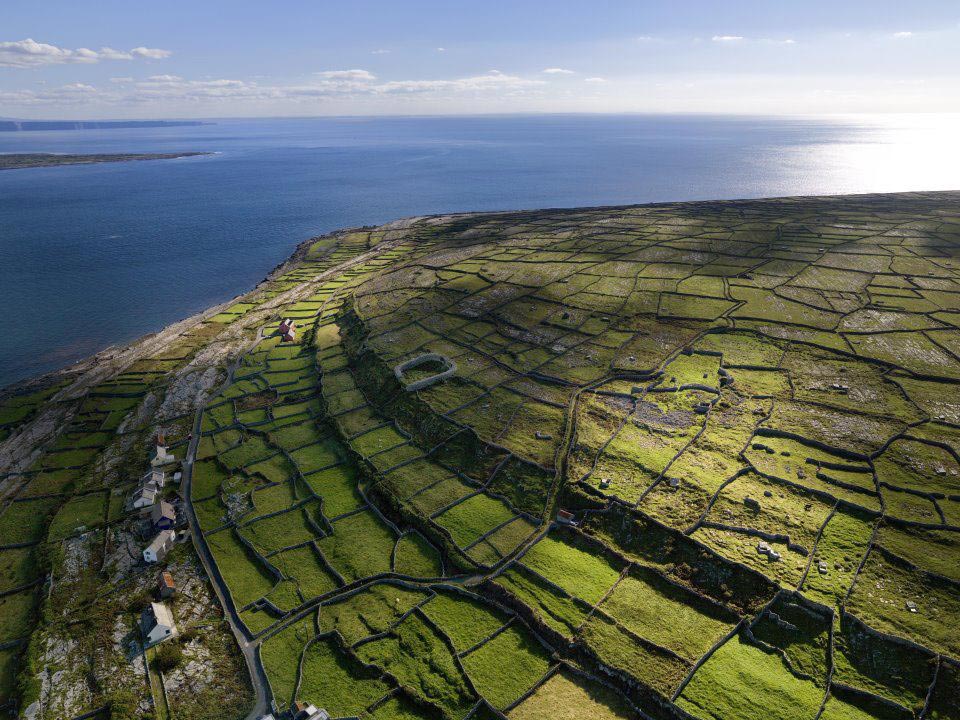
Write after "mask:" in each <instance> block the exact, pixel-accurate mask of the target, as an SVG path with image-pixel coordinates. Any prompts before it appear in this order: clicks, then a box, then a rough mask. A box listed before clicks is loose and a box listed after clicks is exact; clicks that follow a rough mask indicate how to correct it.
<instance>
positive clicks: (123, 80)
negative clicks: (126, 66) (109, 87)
mask: <svg viewBox="0 0 960 720" xmlns="http://www.w3.org/2000/svg"><path fill="white" fill-rule="evenodd" d="M110 82H112V83H132V82H133V78H132V77H112V78H110Z"/></svg>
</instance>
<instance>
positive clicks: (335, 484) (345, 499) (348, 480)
mask: <svg viewBox="0 0 960 720" xmlns="http://www.w3.org/2000/svg"><path fill="white" fill-rule="evenodd" d="M306 482H307V485H309V486H310V489H311V490H312V491H313V492H314V493H316V494H317V495H319V496H320V497H321V498H322V499H323V513H324V515H326V516H327V517H337V516H338V515H342V514H343V513H347V512H352V511H353V510H358V509H359V508H361V507H363V504H364V500H363V498H362V497H361V496H360V493H359V492H358V491H357V471H356V467H355V466H354V465H353V464H344V465H337V466H335V467H332V468H327V469H326V470H320V471H319V472H315V473H313V474H312V475H308V476H307V477H306Z"/></svg>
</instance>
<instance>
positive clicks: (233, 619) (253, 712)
mask: <svg viewBox="0 0 960 720" xmlns="http://www.w3.org/2000/svg"><path fill="white" fill-rule="evenodd" d="M260 339H261V333H258V334H257V340H256V342H255V343H254V345H255V344H256V343H257V342H260ZM248 351H249V350H248ZM242 355H243V353H241V356H242ZM237 362H239V360H238V361H237ZM235 370H236V363H235V364H233V365H231V367H230V368H229V369H228V375H227V383H226V385H225V387H226V386H227V385H229V384H230V383H232V382H233V373H234V371H235ZM203 410H204V405H203V404H201V405H200V406H199V407H198V408H197V412H196V415H195V417H194V419H193V437H192V438H191V439H190V444H189V446H188V448H187V454H186V457H185V458H184V460H183V477H182V478H181V484H180V490H181V493H182V494H183V499H184V502H183V506H184V508H185V509H186V513H187V525H189V527H190V537H191V538H192V540H193V546H194V547H195V548H196V550H197V557H199V558H200V562H201V564H202V565H203V569H204V572H206V573H207V577H208V578H210V584H211V585H212V586H213V590H214V592H215V593H216V595H217V599H218V600H219V601H220V606H221V607H222V608H223V612H224V616H225V617H226V619H227V622H228V623H230V629H231V630H232V631H233V636H234V637H235V638H236V640H237V645H238V646H239V647H240V652H242V653H243V659H244V661H245V662H246V663H247V671H248V672H249V673H250V684H251V685H253V691H254V695H255V701H254V703H253V707H252V708H250V712H249V713H247V717H246V720H259V718H261V717H263V716H264V715H266V714H267V713H268V712H270V705H271V700H272V697H271V692H270V683H269V682H268V681H267V675H266V673H265V672H264V670H263V665H261V663H260V656H259V655H258V654H257V647H258V646H259V644H260V643H259V642H255V641H251V639H250V637H249V636H248V635H247V632H246V629H245V627H244V625H243V623H242V622H241V621H240V616H239V615H238V614H237V608H236V606H235V605H234V604H233V597H232V596H231V595H230V593H229V591H228V590H227V588H226V585H225V583H224V581H223V577H222V576H221V575H220V571H219V569H218V568H217V563H216V561H215V560H214V559H213V555H212V554H211V552H210V547H209V546H208V545H207V540H206V538H205V537H204V536H203V531H202V530H201V529H200V523H199V522H198V521H197V515H196V512H194V509H193V500H192V498H193V495H192V488H191V485H192V482H193V464H194V461H195V460H196V457H197V447H198V445H199V444H200V424H201V421H202V419H203Z"/></svg>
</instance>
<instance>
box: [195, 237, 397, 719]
mask: <svg viewBox="0 0 960 720" xmlns="http://www.w3.org/2000/svg"><path fill="white" fill-rule="evenodd" d="M399 242H401V240H400V239H397V240H393V241H387V242H382V243H380V244H379V245H377V246H375V247H374V248H371V249H370V250H368V251H367V252H365V253H361V254H360V255H357V256H355V257H353V258H350V259H349V260H346V261H345V262H343V263H340V264H339V265H336V266H334V267H332V268H328V269H327V270H325V271H323V272H322V273H320V274H319V275H317V276H316V277H315V278H313V279H312V280H309V281H306V282H304V283H302V284H301V285H300V286H298V287H297V288H293V289H291V290H289V291H287V292H285V293H282V294H281V295H279V296H277V297H276V298H273V300H272V301H271V302H273V303H276V302H278V301H281V302H285V301H286V300H291V301H292V300H294V299H297V296H299V295H303V294H305V289H306V290H309V289H311V286H312V285H314V284H315V283H317V282H321V281H323V280H325V279H326V278H328V277H332V276H335V275H338V274H341V273H343V272H344V271H345V270H347V269H349V268H350V267H352V266H354V265H357V264H360V263H363V262H366V261H367V260H368V259H370V258H372V257H375V256H377V255H379V254H380V253H383V252H385V251H388V250H390V249H392V248H393V246H395V245H397V244H399ZM324 306H326V304H324ZM264 329H265V328H264V327H261V328H260V329H259V330H258V331H257V336H256V338H255V339H254V340H253V342H252V343H251V344H250V345H249V346H248V347H247V348H245V349H244V350H243V351H241V352H239V353H237V355H236V358H235V360H234V361H233V362H232V363H230V365H228V366H227V379H226V380H225V381H224V383H223V385H222V386H221V387H220V389H219V392H223V390H225V389H226V388H228V387H229V386H230V385H232V384H233V378H234V374H235V372H236V370H237V368H238V367H239V365H240V362H241V360H242V359H243V357H244V356H245V355H246V354H247V353H249V352H250V351H251V350H252V349H253V348H254V347H256V346H257V344H259V343H260V341H261V340H263V337H264ZM205 407H206V403H199V404H198V406H197V410H196V413H195V415H194V418H193V436H192V437H191V438H190V443H189V445H188V446H187V452H186V455H185V456H184V460H183V477H182V478H181V481H180V482H181V484H180V492H181V495H182V496H183V506H184V508H185V510H186V515H187V525H188V526H189V528H190V537H191V538H192V540H193V546H194V547H195V548H196V550H197V557H199V558H200V563H201V564H202V565H203V569H204V572H206V574H207V577H208V578H209V579H210V584H211V585H212V586H213V590H214V592H215V593H216V595H217V599H218V600H219V601H220V606H221V607H222V608H223V611H224V616H225V617H226V619H227V622H228V623H229V624H230V629H231V630H232V631H233V636H234V637H235V638H236V640H237V645H238V646H239V647H240V652H242V653H243V659H244V661H245V662H246V664H247V671H248V672H249V674H250V683H251V685H252V686H253V691H254V695H255V701H254V704H253V707H252V708H251V709H250V712H249V713H247V716H246V719H245V720H259V718H261V717H263V716H264V715H266V714H267V713H269V712H272V704H273V697H272V695H273V693H272V692H271V690H270V683H269V681H268V680H267V674H266V672H265V671H264V669H263V665H262V663H261V662H260V656H259V654H258V652H257V648H258V647H259V646H260V641H259V640H254V639H252V638H251V637H250V635H249V634H248V632H247V629H246V626H245V625H244V624H243V622H242V621H241V620H240V615H239V614H238V613H237V608H236V606H235V605H234V603H233V597H232V596H231V595H230V592H229V590H228V589H227V586H226V583H225V582H224V580H223V576H222V575H221V574H220V571H219V568H218V567H217V563H216V560H214V558H213V554H212V553H211V552H210V547H209V545H207V540H206V538H205V537H204V536H203V531H202V530H201V528H200V522H199V521H198V520H197V515H196V512H195V511H194V508H193V491H192V484H193V465H194V462H195V461H196V458H197V448H198V446H199V445H200V435H201V423H202V420H203V411H204V409H205Z"/></svg>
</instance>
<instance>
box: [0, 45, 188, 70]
mask: <svg viewBox="0 0 960 720" xmlns="http://www.w3.org/2000/svg"><path fill="white" fill-rule="evenodd" d="M170 54H171V53H170V51H169V50H160V49H158V48H145V47H139V48H134V49H133V50H130V51H129V52H128V51H124V50H115V49H114V48H111V47H103V48H100V50H91V49H89V48H76V49H74V50H71V49H69V48H62V47H57V46H56V45H49V44H47V43H40V42H37V41H36V40H34V39H32V38H27V39H26V40H12V41H7V42H0V67H15V68H35V67H42V66H45V65H63V64H67V63H86V64H92V63H97V62H100V61H101V60H133V59H135V58H143V59H152V60H158V59H161V58H165V57H169V56H170Z"/></svg>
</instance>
